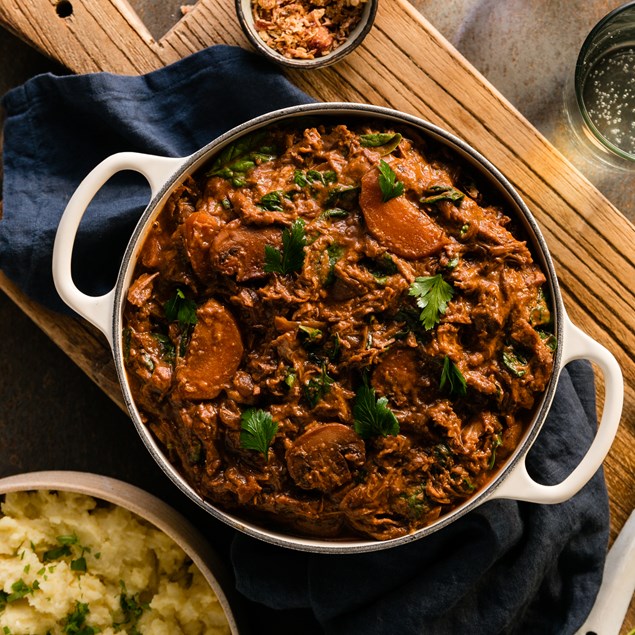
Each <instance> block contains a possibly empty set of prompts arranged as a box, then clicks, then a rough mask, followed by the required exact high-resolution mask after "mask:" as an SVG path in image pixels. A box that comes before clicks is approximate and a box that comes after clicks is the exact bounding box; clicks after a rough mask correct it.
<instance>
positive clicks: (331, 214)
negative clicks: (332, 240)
mask: <svg viewBox="0 0 635 635" xmlns="http://www.w3.org/2000/svg"><path fill="white" fill-rule="evenodd" d="M349 214H350V212H349V211H348V210H347V209H342V208H341V207H332V208H330V209H327V210H324V211H323V212H322V213H321V214H320V218H346V217H347V216H348V215H349Z"/></svg>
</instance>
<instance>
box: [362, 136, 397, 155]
mask: <svg viewBox="0 0 635 635" xmlns="http://www.w3.org/2000/svg"><path fill="white" fill-rule="evenodd" d="M402 139H403V137H402V136H401V135H400V134H399V133H398V132H394V133H393V132H377V133H371V134H362V135H359V140H360V142H361V144H362V145H363V146H364V147H366V148H381V154H383V155H385V154H390V153H391V152H392V151H393V150H394V149H395V148H396V147H397V146H398V145H399V144H400V143H401V140H402Z"/></svg>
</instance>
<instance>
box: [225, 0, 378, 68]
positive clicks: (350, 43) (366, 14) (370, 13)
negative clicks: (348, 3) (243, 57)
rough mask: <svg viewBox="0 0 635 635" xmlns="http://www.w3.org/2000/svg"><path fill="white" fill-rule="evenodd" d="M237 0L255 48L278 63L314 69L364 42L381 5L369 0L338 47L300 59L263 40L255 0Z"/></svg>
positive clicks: (237, 10) (339, 57) (336, 60)
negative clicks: (258, 27)
mask: <svg viewBox="0 0 635 635" xmlns="http://www.w3.org/2000/svg"><path fill="white" fill-rule="evenodd" d="M235 1H236V13H237V14H238V20H239V22H240V25H241V27H242V29H243V31H244V33H245V35H246V36H247V38H248V39H249V41H250V42H251V44H252V45H253V46H254V47H255V49H256V50H257V51H258V52H259V53H261V54H262V55H264V56H265V57H267V58H269V59H270V60H272V61H273V62H276V63H277V64H282V65H283V66H289V67H292V68H302V69H313V68H322V67H323V66H329V65H330V64H334V63H335V62H339V61H340V60H341V59H342V58H344V57H345V56H346V55H348V54H349V53H350V52H351V51H353V50H354V49H356V48H357V47H358V46H359V45H360V44H361V43H362V41H363V39H364V38H365V37H366V34H367V33H368V32H369V31H370V29H371V27H372V26H373V22H374V21H375V14H376V13H377V7H378V5H379V0H367V2H366V4H365V6H364V10H363V12H362V17H361V19H360V21H359V22H358V23H357V25H356V26H355V28H354V29H353V30H352V31H351V32H350V34H349V36H348V38H347V40H346V41H345V42H344V43H343V44H341V45H340V46H338V47H337V48H336V49H334V50H332V51H331V52H330V53H327V54H326V55H322V56H320V57H315V58H313V59H299V58H289V57H285V56H284V55H282V54H281V53H278V52H277V51H275V50H274V49H272V48H271V47H270V46H268V45H267V44H266V43H265V42H264V41H263V40H262V38H261V37H260V35H259V34H258V31H257V30H256V27H255V25H254V14H253V10H252V2H253V0H235Z"/></svg>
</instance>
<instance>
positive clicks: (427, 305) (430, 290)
mask: <svg viewBox="0 0 635 635" xmlns="http://www.w3.org/2000/svg"><path fill="white" fill-rule="evenodd" d="M409 293H410V295H412V296H414V297H415V298H417V306H418V307H419V308H420V309H421V314H420V315H419V320H420V321H421V323H422V324H423V326H424V327H425V329H426V331H429V330H430V329H431V328H432V327H433V326H434V325H435V324H436V323H437V322H438V321H439V320H440V319H441V315H443V314H444V313H445V312H446V310H447V308H448V302H449V301H450V300H451V299H452V296H453V295H454V289H453V288H452V286H451V285H449V284H448V283H447V282H446V281H445V280H444V279H443V276H442V275H441V274H440V273H438V274H437V275H436V276H424V277H421V278H415V281H414V282H413V283H412V284H411V285H410V291H409Z"/></svg>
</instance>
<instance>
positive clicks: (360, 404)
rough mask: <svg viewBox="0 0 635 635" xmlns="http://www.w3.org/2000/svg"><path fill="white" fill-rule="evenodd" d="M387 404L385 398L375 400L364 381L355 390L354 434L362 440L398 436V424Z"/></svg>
mask: <svg viewBox="0 0 635 635" xmlns="http://www.w3.org/2000/svg"><path fill="white" fill-rule="evenodd" d="M387 403H388V399H387V398H386V397H381V398H379V399H377V398H376V396H375V391H374V389H373V388H371V387H370V386H369V385H368V383H367V382H366V380H364V383H362V384H361V386H360V387H359V388H358V390H357V394H356V395H355V404H354V405H353V418H354V420H355V432H357V434H359V436H360V437H362V439H368V438H369V437H377V436H382V437H386V436H388V435H389V434H390V435H393V436H394V435H397V434H399V422H398V421H397V417H395V415H394V413H393V412H392V410H390V408H388V407H387V405H386V404H387Z"/></svg>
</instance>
